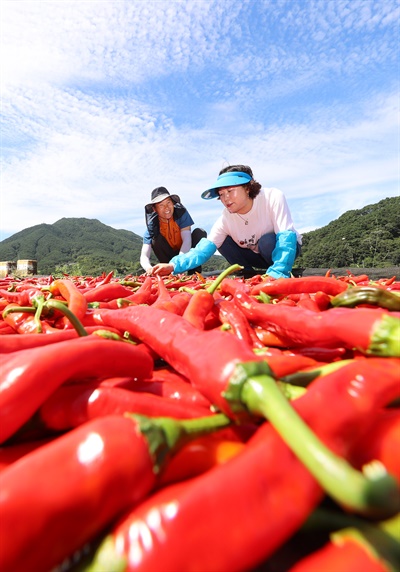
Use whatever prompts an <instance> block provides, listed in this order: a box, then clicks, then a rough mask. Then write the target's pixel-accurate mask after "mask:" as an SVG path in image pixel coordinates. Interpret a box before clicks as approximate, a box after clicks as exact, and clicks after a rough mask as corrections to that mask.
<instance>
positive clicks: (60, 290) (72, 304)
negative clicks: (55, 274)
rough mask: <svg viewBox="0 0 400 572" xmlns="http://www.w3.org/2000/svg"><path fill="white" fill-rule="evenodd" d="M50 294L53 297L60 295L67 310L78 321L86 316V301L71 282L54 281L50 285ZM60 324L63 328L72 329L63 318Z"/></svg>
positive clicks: (64, 280) (63, 280)
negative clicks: (65, 302) (66, 304)
mask: <svg viewBox="0 0 400 572" xmlns="http://www.w3.org/2000/svg"><path fill="white" fill-rule="evenodd" d="M50 292H51V293H52V294H53V295H54V296H57V295H61V296H62V297H63V298H64V299H65V300H66V301H67V303H68V309H69V310H70V311H71V312H72V313H73V314H75V316H76V317H77V319H78V320H82V318H83V317H84V315H85V314H86V310H87V300H86V298H85V297H84V295H83V294H82V292H80V290H79V289H78V287H77V286H76V285H75V284H74V282H73V281H72V280H66V279H59V280H54V282H52V283H51V284H50ZM61 323H62V324H63V325H64V327H65V328H71V327H72V325H71V324H70V323H69V321H68V319H67V318H66V317H65V316H63V317H62V318H61Z"/></svg>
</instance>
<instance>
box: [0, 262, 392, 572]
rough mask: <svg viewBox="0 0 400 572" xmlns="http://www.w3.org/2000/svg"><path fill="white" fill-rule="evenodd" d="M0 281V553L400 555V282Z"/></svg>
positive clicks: (32, 569) (178, 567)
mask: <svg viewBox="0 0 400 572" xmlns="http://www.w3.org/2000/svg"><path fill="white" fill-rule="evenodd" d="M236 270H238V267H236V266H233V267H231V268H229V269H227V270H226V271H225V272H224V273H222V274H221V275H219V276H215V277H211V278H205V277H204V276H202V275H201V274H195V275H193V276H185V275H181V276H172V275H171V276H169V277H165V278H160V277H158V278H156V277H150V276H145V275H142V276H133V275H132V276H131V275H129V276H126V277H124V278H123V279H121V278H117V277H114V274H113V273H112V272H110V273H109V274H104V275H102V276H99V277H84V276H64V277H63V278H59V279H54V278H53V277H52V276H48V277H41V278H29V277H27V278H25V279H15V278H13V277H11V276H10V277H6V278H3V279H1V280H0V309H1V320H0V363H1V367H0V570H2V571H4V572H20V571H21V570H24V572H61V571H64V572H65V571H67V572H73V571H74V572H78V571H80V572H82V571H87V572H89V571H90V572H94V571H97V572H123V571H140V572H144V571H146V572H155V571H157V572H189V571H190V572H191V571H199V572H228V571H229V572H234V571H237V572H247V571H248V572H252V571H255V570H257V572H314V571H315V572H320V571H321V570H327V571H332V572H333V571H334V572H348V571H356V570H357V571H358V570H363V572H395V571H396V570H399V569H400V454H399V451H400V281H397V280H396V277H395V276H393V277H392V278H388V279H380V280H377V281H372V280H370V279H369V277H368V276H367V275H361V276H355V275H353V274H351V273H348V274H347V275H345V276H334V275H331V274H330V273H327V275H325V276H318V277H303V278H287V279H278V280H274V279H272V278H270V277H268V276H255V277H253V278H251V279H246V280H245V279H243V278H238V277H235V276H234V272H235V271H236Z"/></svg>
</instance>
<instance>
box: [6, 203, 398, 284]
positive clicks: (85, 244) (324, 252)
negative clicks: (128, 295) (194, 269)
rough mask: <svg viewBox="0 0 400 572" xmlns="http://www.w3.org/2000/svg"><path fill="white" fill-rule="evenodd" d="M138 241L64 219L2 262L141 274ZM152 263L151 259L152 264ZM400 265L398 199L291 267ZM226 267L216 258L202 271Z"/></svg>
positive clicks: (16, 243) (319, 241) (316, 244)
mask: <svg viewBox="0 0 400 572" xmlns="http://www.w3.org/2000/svg"><path fill="white" fill-rule="evenodd" d="M141 246H142V238H141V237H140V236H138V235H137V234H135V233H133V232H131V231H128V230H116V229H114V228H112V227H110V226H107V225H105V224H103V223H101V222H100V221H98V220H96V219H87V218H62V219H61V220H59V221H57V222H55V223H54V224H40V225H36V226H33V227H30V228H27V229H25V230H23V231H21V232H18V233H16V234H14V235H13V236H10V237H9V238H6V239H5V240H3V241H1V242H0V260H1V261H17V260H37V263H38V273H39V274H60V273H63V272H64V273H66V274H76V275H99V274H101V273H102V272H109V271H111V270H114V272H115V274H116V275H119V276H120V275H124V274H141V273H142V268H141V266H140V264H139V256H140V249H141ZM154 262H155V259H154ZM399 265H400V198H399V197H394V198H386V199H383V200H382V201H380V202H378V203H376V204H373V205H369V206H366V207H364V208H362V209H360V210H352V211H348V212H346V213H345V214H344V215H342V216H341V217H339V218H338V219H337V220H335V221H332V222H331V223H329V224H328V225H326V226H324V227H322V228H319V229H317V230H314V231H311V232H308V233H305V234H304V235H303V250H302V255H301V257H300V258H298V259H297V260H296V262H295V268H296V267H297V268H333V267H360V268H364V267H370V268H379V267H381V268H384V267H389V266H399ZM227 266H228V264H227V262H226V261H225V259H224V258H222V257H221V256H214V257H213V258H212V259H211V260H210V261H209V262H208V263H207V264H206V265H205V266H204V267H203V269H204V271H213V270H218V269H219V270H222V269H224V268H226V267H227Z"/></svg>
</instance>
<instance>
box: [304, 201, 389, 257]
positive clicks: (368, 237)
mask: <svg viewBox="0 0 400 572" xmlns="http://www.w3.org/2000/svg"><path fill="white" fill-rule="evenodd" d="M399 265H400V197H394V198H386V199H383V200H382V201H379V202H378V203H375V204H373V205H369V206H366V207H364V208H362V209H359V210H352V211H347V212H346V213H344V214H343V215H342V216H340V217H339V218H338V219H336V220H334V221H332V222H330V223H329V224H328V225H326V226H324V227H322V228H319V229H317V230H313V231H311V232H307V233H305V234H304V235H303V248H302V254H301V257H299V258H298V259H297V260H296V266H298V267H304V268H337V267H362V268H368V267H369V268H379V267H380V268H384V267H389V266H399Z"/></svg>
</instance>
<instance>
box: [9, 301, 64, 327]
mask: <svg viewBox="0 0 400 572" xmlns="http://www.w3.org/2000/svg"><path fill="white" fill-rule="evenodd" d="M13 308H14V309H15V308H17V304H9V305H8V306H7V307H6V308H5V309H4V312H3V319H4V322H6V323H7V324H8V325H9V326H10V327H11V328H13V330H14V331H15V332H17V333H18V334H39V333H42V334H48V333H52V332H59V331H60V329H59V328H54V327H53V326H51V325H50V324H49V323H48V322H47V321H46V320H40V319H39V320H38V318H37V317H36V316H35V314H31V313H28V312H24V311H21V312H17V311H12V312H9V310H10V309H13ZM38 329H40V330H41V331H40V332H38Z"/></svg>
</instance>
